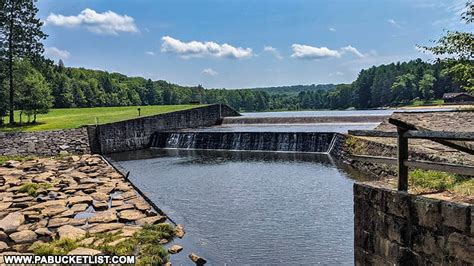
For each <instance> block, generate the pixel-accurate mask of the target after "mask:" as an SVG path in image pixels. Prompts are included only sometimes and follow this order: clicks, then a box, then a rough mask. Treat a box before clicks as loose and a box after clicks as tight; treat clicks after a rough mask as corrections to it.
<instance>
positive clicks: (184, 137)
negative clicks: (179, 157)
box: [150, 131, 337, 153]
mask: <svg viewBox="0 0 474 266" xmlns="http://www.w3.org/2000/svg"><path fill="white" fill-rule="evenodd" d="M336 134H337V133H323V132H212V131H209V132H206V131H196V132H188V131H182V132H179V131H174V132H156V133H155V134H154V135H153V136H152V137H151V141H150V146H151V147H152V148H172V149H203V150H236V151H281V152H308V153H329V152H330V150H331V147H332V145H333V144H334V139H335V135H336Z"/></svg>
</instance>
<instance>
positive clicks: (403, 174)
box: [397, 127, 408, 191]
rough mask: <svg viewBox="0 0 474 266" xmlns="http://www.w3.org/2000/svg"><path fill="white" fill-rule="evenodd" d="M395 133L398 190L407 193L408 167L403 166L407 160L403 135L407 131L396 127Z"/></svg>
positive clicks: (406, 139) (406, 149) (405, 139)
mask: <svg viewBox="0 0 474 266" xmlns="http://www.w3.org/2000/svg"><path fill="white" fill-rule="evenodd" d="M397 132H398V137H397V140H398V141H397V142H398V143H397V144H398V145H397V146H398V152H397V160H398V190H400V191H408V167H407V166H406V165H405V160H408V138H407V137H405V136H404V135H403V134H404V133H405V132H407V129H405V128H401V127H397Z"/></svg>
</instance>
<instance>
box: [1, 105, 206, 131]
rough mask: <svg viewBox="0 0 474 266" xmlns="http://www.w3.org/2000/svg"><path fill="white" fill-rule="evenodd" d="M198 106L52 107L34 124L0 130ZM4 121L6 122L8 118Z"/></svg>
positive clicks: (111, 119) (84, 122)
mask: <svg viewBox="0 0 474 266" xmlns="http://www.w3.org/2000/svg"><path fill="white" fill-rule="evenodd" d="M198 106H199V105H153V106H127V107H96V108H69V109H52V110H50V112H49V113H48V114H45V115H38V117H37V119H36V120H37V122H36V124H23V125H20V126H14V127H9V126H6V127H0V131H41V130H55V129H67V128H78V127H80V126H84V125H94V124H96V121H98V123H99V124H105V123H110V122H117V121H121V120H127V119H132V118H137V117H138V110H137V108H141V116H149V115H156V114H162V113H169V112H174V111H180V110H185V109H191V108H196V107H198ZM201 106H202V105H201ZM15 119H16V122H19V121H20V116H19V112H15ZM26 119H27V118H26V116H23V121H25V120H26ZM5 122H6V123H8V118H7V119H6V121H5Z"/></svg>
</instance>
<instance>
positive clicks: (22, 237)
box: [10, 230, 37, 244]
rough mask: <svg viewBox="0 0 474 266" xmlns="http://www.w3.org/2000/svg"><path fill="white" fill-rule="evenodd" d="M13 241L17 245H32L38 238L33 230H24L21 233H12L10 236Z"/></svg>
mask: <svg viewBox="0 0 474 266" xmlns="http://www.w3.org/2000/svg"><path fill="white" fill-rule="evenodd" d="M10 238H11V240H13V242H15V243H17V244H22V243H31V242H34V241H35V240H36V238H37V235H36V233H35V232H33V231H31V230H23V231H20V232H16V233H12V234H10Z"/></svg>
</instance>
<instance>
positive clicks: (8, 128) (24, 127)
mask: <svg viewBox="0 0 474 266" xmlns="http://www.w3.org/2000/svg"><path fill="white" fill-rule="evenodd" d="M44 124H46V123H45V122H36V123H22V124H20V123H15V124H13V125H10V124H4V125H1V126H0V131H3V132H22V131H28V129H29V128H33V127H36V126H39V125H44Z"/></svg>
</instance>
